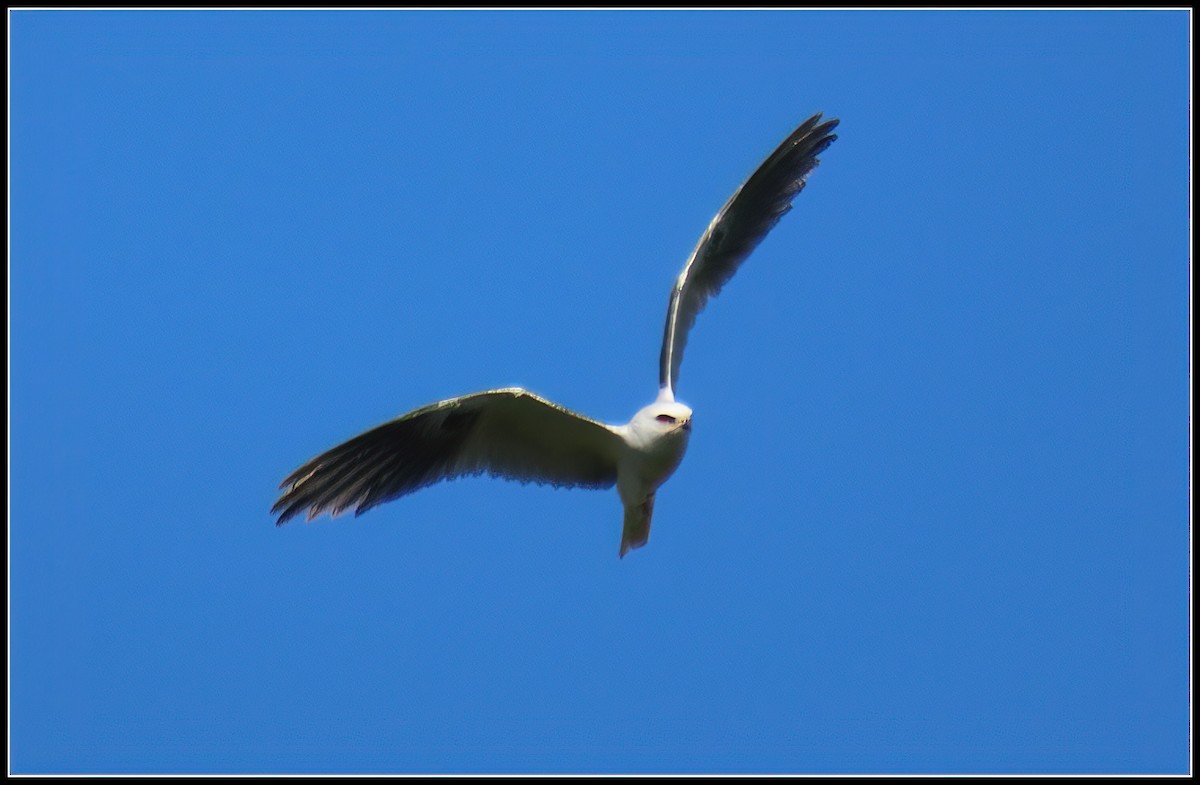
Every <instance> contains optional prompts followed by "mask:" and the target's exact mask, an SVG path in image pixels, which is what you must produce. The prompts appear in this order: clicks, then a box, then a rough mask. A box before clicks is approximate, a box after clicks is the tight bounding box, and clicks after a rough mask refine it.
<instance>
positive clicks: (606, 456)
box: [271, 388, 623, 525]
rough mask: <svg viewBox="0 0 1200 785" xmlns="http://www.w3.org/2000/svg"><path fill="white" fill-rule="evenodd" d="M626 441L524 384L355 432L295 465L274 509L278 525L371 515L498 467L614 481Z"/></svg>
mask: <svg viewBox="0 0 1200 785" xmlns="http://www.w3.org/2000/svg"><path fill="white" fill-rule="evenodd" d="M622 443H623V442H622V439H621V437H620V436H619V435H617V433H616V431H614V430H612V429H611V428H609V427H608V426H607V425H604V424H603V423H599V422H596V421H595V420H591V419H588V418H587V417H583V416H582V415H579V414H576V413H574V412H572V411H569V410H567V409H564V408H563V407H561V406H558V405H557V404H554V403H551V402H550V401H547V400H545V399H543V398H539V397H538V396H536V395H534V394H533V393H530V392H527V391H525V390H522V389H518V388H512V389H505V390H489V391H487V392H480V393H474V394H472V395H464V396H462V397H461V398H451V399H450V400H447V401H441V402H439V403H435V404H431V405H429V406H426V407H424V408H421V409H417V410H416V411H412V412H409V413H408V414H405V415H403V416H401V417H398V418H396V419H395V420H392V421H390V422H386V423H384V424H383V425H380V426H378V427H377V428H373V429H371V430H369V431H367V432H366V433H363V434H360V435H358V436H355V437H354V438H353V439H350V440H349V441H347V442H344V443H343V444H339V445H338V446H337V447H334V448H333V449H331V450H328V451H327V452H324V453H322V454H320V455H318V456H317V457H316V458H313V459H312V460H311V461H309V462H308V463H306V464H304V465H303V466H301V467H300V468H299V469H297V470H296V471H294V472H292V474H291V475H290V476H288V478H287V479H285V480H284V481H283V483H282V484H281V485H280V486H279V487H280V488H285V489H286V490H285V491H284V493H283V495H282V496H280V497H279V501H277V502H275V506H274V507H272V508H271V512H272V513H276V512H277V513H279V521H278V525H282V524H284V523H286V522H287V521H288V520H289V519H290V518H293V517H295V516H296V515H299V514H300V513H302V512H304V511H305V510H307V511H308V513H307V514H308V519H309V520H312V519H313V518H315V517H317V516H318V515H320V514H321V513H323V512H325V511H327V510H328V511H329V512H331V513H332V514H333V515H337V514H339V513H340V512H342V511H343V510H345V509H347V508H348V507H355V506H356V505H357V506H356V509H355V515H361V514H362V513H364V512H366V511H367V510H369V509H371V508H372V507H374V506H375V505H377V504H381V503H383V502H386V501H390V500H392V499H395V498H398V497H400V496H404V495H405V494H408V493H412V492H413V491H416V490H419V489H421V488H424V487H426V486H428V485H433V484H434V483H436V482H439V481H441V480H446V479H450V478H453V477H461V476H463V475H470V474H482V473H484V472H487V473H489V474H492V475H495V476H499V477H507V478H510V479H515V480H521V481H522V482H536V483H549V484H552V485H563V486H583V487H588V488H609V487H612V485H613V484H614V483H615V482H616V481H617V456H618V453H619V450H620V447H621V444H622Z"/></svg>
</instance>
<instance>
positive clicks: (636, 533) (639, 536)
mask: <svg viewBox="0 0 1200 785" xmlns="http://www.w3.org/2000/svg"><path fill="white" fill-rule="evenodd" d="M653 515H654V494H650V495H649V496H647V497H646V500H645V501H644V502H642V503H641V504H633V505H630V506H629V507H626V508H625V527H624V529H623V530H622V532H621V558H624V557H625V554H627V553H629V552H630V551H631V550H633V549H634V548H640V547H642V546H643V545H645V544H646V541H647V540H649V539H650V518H651V517H652V516H653Z"/></svg>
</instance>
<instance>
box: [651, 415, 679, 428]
mask: <svg viewBox="0 0 1200 785" xmlns="http://www.w3.org/2000/svg"><path fill="white" fill-rule="evenodd" d="M654 419H656V420H658V421H659V422H665V423H670V424H671V425H674V424H675V418H674V417H672V416H671V415H669V414H660V415H658V416H657V417H655V418H654Z"/></svg>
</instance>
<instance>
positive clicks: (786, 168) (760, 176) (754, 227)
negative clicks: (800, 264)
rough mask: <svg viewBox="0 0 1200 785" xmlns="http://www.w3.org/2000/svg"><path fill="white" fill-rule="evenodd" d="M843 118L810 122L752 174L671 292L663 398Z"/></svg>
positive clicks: (671, 392) (719, 215)
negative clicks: (696, 330) (696, 334)
mask: <svg viewBox="0 0 1200 785" xmlns="http://www.w3.org/2000/svg"><path fill="white" fill-rule="evenodd" d="M837 124H838V121H837V120H827V121H826V122H824V123H822V122H821V115H820V114H816V115H813V116H812V117H810V118H809V119H808V120H805V121H804V123H802V124H801V125H800V127H799V128H797V129H796V130H795V131H793V132H792V133H791V134H790V135H789V136H788V138H787V139H785V140H784V141H783V143H782V144H781V145H779V147H778V148H776V150H775V152H773V153H771V155H770V156H768V157H767V159H766V160H765V161H763V163H762V164H761V165H760V166H759V167H758V169H756V170H755V171H754V174H752V175H750V177H749V179H747V180H746V182H745V183H743V184H742V186H741V187H740V188H738V189H737V191H735V192H734V194H733V196H731V197H730V198H729V201H727V202H726V203H725V205H724V206H723V207H722V208H721V210H720V211H719V212H718V213H717V215H716V217H714V218H713V220H712V222H711V223H710V224H709V225H708V229H706V230H705V232H704V234H703V235H701V237H700V242H698V243H697V244H696V248H695V250H693V251H692V255H691V256H690V257H689V258H688V261H687V263H686V264H685V265H684V267H683V271H682V272H681V273H680V274H679V277H678V278H677V279H676V281H675V286H674V288H672V289H671V297H670V300H669V301H668V303H667V323H666V327H665V329H664V333H663V345H662V353H661V354H660V356H659V387H660V388H662V392H661V393H660V397H667V398H669V399H673V396H674V391H675V388H676V384H677V383H678V380H679V364H680V362H681V361H682V360H683V350H684V346H685V345H686V343H687V336H688V331H689V330H690V329H691V327H692V324H693V323H695V321H696V315H697V314H698V313H700V311H701V310H703V308H704V306H705V304H706V303H707V302H708V300H709V298H711V297H714V296H716V294H717V293H718V292H719V291H720V290H721V287H722V286H724V285H725V284H726V282H728V281H729V279H730V278H732V277H733V274H734V273H735V272H737V269H738V267H739V266H740V265H741V263H742V262H743V261H745V259H746V257H747V256H749V255H750V252H751V251H753V250H754V249H755V247H756V246H757V245H758V244H759V243H760V242H761V241H762V239H763V238H764V237H766V235H767V233H768V232H770V231H771V229H772V228H774V226H775V224H777V223H779V219H780V218H782V217H783V216H784V215H785V214H786V213H787V212H788V211H789V210H791V209H792V200H793V199H794V198H795V197H796V195H797V194H798V193H800V191H801V190H803V188H804V185H805V177H807V176H808V174H809V173H810V172H811V171H812V170H813V169H815V168H816V166H817V164H818V163H820V161H819V160H818V159H817V156H818V155H819V154H820V153H821V152H822V151H823V150H824V149H825V148H826V147H828V146H829V145H830V144H832V143H833V141H834V140H835V139H837V136H836V135H834V134H833V133H832V131H833V129H834V128H835V127H836V126H837Z"/></svg>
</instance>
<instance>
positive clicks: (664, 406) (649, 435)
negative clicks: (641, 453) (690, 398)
mask: <svg viewBox="0 0 1200 785" xmlns="http://www.w3.org/2000/svg"><path fill="white" fill-rule="evenodd" d="M629 430H630V431H631V433H632V435H633V436H634V438H635V439H636V441H637V442H639V443H640V444H642V445H645V446H649V445H651V444H654V443H656V442H660V441H668V442H674V441H677V440H682V441H684V442H686V441H687V438H688V436H689V435H690V434H691V431H692V410H691V409H690V408H689V407H687V406H685V405H684V404H682V403H679V402H678V401H662V400H659V401H655V402H654V403H652V404H650V405H649V406H646V407H644V408H643V409H641V410H640V411H638V413H637V414H635V415H633V419H632V420H630V421H629Z"/></svg>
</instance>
